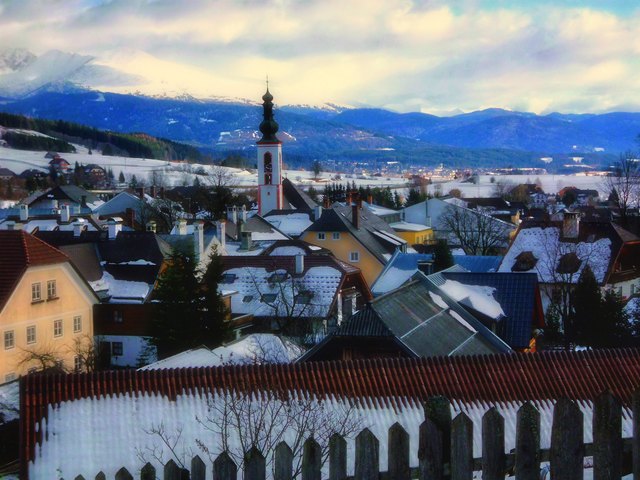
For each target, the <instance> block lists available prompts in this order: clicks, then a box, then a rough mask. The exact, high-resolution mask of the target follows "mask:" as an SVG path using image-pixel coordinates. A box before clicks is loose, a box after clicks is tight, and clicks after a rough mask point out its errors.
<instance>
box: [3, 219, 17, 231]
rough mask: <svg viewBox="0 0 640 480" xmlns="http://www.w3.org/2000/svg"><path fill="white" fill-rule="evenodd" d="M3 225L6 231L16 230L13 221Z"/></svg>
mask: <svg viewBox="0 0 640 480" xmlns="http://www.w3.org/2000/svg"><path fill="white" fill-rule="evenodd" d="M5 225H6V226H7V230H17V228H16V222H14V221H13V220H9V221H8V222H5Z"/></svg>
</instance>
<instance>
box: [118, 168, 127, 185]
mask: <svg viewBox="0 0 640 480" xmlns="http://www.w3.org/2000/svg"><path fill="white" fill-rule="evenodd" d="M118 182H120V183H124V182H125V180H124V173H122V170H120V175H118Z"/></svg>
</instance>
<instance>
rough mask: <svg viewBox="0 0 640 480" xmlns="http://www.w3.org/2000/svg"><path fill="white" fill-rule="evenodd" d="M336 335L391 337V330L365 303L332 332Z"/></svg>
mask: <svg viewBox="0 0 640 480" xmlns="http://www.w3.org/2000/svg"><path fill="white" fill-rule="evenodd" d="M333 335H334V336H336V337H393V336H394V335H393V332H392V331H391V330H389V327H387V326H386V325H385V323H384V322H383V321H382V319H381V318H380V315H378V314H377V313H376V311H375V310H374V309H373V308H372V307H371V305H370V304H367V306H366V307H364V308H363V309H362V310H359V311H357V312H356V313H354V314H353V315H351V318H349V319H348V320H347V321H345V322H342V325H340V326H339V327H338V329H337V330H336V331H335V333H334V334H333Z"/></svg>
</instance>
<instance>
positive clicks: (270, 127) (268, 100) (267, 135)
mask: <svg viewBox="0 0 640 480" xmlns="http://www.w3.org/2000/svg"><path fill="white" fill-rule="evenodd" d="M262 100H263V102H264V103H263V104H262V110H263V120H262V122H261V123H260V131H261V132H262V138H261V139H260V141H258V143H280V140H278V137H276V132H277V131H278V128H279V127H278V122H276V121H275V120H274V119H273V95H271V93H270V92H269V84H267V91H266V93H265V94H264V95H263V96H262Z"/></svg>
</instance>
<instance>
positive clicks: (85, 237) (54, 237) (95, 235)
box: [34, 230, 107, 248]
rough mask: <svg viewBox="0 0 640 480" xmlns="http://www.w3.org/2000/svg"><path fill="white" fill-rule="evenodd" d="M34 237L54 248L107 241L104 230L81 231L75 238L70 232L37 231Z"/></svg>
mask: <svg viewBox="0 0 640 480" xmlns="http://www.w3.org/2000/svg"><path fill="white" fill-rule="evenodd" d="M34 235H35V236H36V237H38V238H39V239H40V240H42V241H44V242H47V243H48V244H49V245H52V246H54V247H56V248H60V247H62V246H63V245H74V244H79V243H94V242H99V241H102V240H106V239H107V232H106V231H105V230H97V231H93V230H83V231H82V232H80V235H79V236H77V237H76V236H75V235H74V234H73V231H71V230H54V231H47V230H38V231H37V232H36V233H34Z"/></svg>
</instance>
